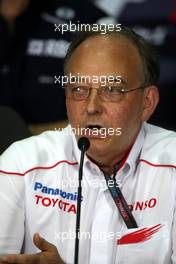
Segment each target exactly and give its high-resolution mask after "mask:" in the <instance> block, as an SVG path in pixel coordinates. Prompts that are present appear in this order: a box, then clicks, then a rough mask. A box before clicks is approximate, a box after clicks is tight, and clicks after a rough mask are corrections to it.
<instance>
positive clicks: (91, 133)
mask: <svg viewBox="0 0 176 264" xmlns="http://www.w3.org/2000/svg"><path fill="white" fill-rule="evenodd" d="M82 132H83V135H84V136H86V137H89V138H97V139H100V138H105V137H106V128H104V127H103V126H101V125H100V124H88V125H86V126H85V128H84V129H83V131H82Z"/></svg>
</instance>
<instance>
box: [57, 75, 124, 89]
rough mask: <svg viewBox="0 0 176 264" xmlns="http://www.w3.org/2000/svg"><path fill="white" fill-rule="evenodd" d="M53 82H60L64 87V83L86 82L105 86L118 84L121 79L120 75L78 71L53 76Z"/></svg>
mask: <svg viewBox="0 0 176 264" xmlns="http://www.w3.org/2000/svg"><path fill="white" fill-rule="evenodd" d="M54 79H55V81H54V83H55V84H57V83H58V84H61V86H63V87H64V85H66V84H78V83H79V84H87V83H93V84H101V86H106V85H110V84H114V83H116V84H120V83H121V81H122V77H121V76H120V75H116V76H113V75H100V76H97V75H92V76H90V75H80V74H79V73H78V74H77V75H72V73H69V74H68V75H63V76H56V75H55V76H54Z"/></svg>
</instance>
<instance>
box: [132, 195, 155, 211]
mask: <svg viewBox="0 0 176 264" xmlns="http://www.w3.org/2000/svg"><path fill="white" fill-rule="evenodd" d="M156 203H157V200H156V198H153V197H152V198H151V199H150V200H146V201H136V202H135V203H134V204H130V205H128V207H129V209H130V210H131V211H137V210H140V211H141V210H145V209H146V208H153V207H155V206H156Z"/></svg>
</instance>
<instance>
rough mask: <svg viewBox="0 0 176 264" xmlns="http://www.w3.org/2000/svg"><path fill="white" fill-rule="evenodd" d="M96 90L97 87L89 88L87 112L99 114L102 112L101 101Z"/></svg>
mask: <svg viewBox="0 0 176 264" xmlns="http://www.w3.org/2000/svg"><path fill="white" fill-rule="evenodd" d="M97 90H98V89H97V88H93V89H91V91H90V94H89V97H88V98H87V113H88V114H99V113H101V112H102V101H101V99H100V97H99V95H98V92H97Z"/></svg>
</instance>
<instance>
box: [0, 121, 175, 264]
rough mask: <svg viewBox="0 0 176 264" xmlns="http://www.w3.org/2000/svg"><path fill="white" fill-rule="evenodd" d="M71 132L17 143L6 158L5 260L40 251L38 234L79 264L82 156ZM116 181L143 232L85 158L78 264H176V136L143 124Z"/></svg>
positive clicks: (1, 177) (1, 173)
mask: <svg viewBox="0 0 176 264" xmlns="http://www.w3.org/2000/svg"><path fill="white" fill-rule="evenodd" d="M69 129H70V127H69V126H68V127H67V128H66V129H65V130H64V131H63V132H58V131H50V132H45V133H43V134H41V135H39V136H35V137H31V138H28V139H25V140H22V141H19V142H17V143H14V144H13V145H12V146H11V147H10V148H9V149H8V150H7V151H6V152H5V153H4V154H3V155H2V156H1V158H0V212H1V213H0V254H10V253H19V252H20V251H21V250H22V248H23V252H25V253H35V252H38V250H37V248H36V247H35V246H34V245H33V242H32V238H33V234H34V233H35V232H39V233H40V235H41V236H43V237H44V238H45V239H46V240H48V241H50V242H51V243H53V244H55V245H56V246H57V248H58V252H59V254H60V255H61V257H62V259H63V260H64V261H65V263H68V264H72V263H74V244H75V240H74V238H75V233H74V232H75V223H76V203H77V185H78V169H79V161H80V151H79V149H78V147H77V142H76V139H75V136H74V135H69V133H68V131H69ZM66 134H67V135H66ZM116 181H117V182H118V183H119V186H120V188H121V191H122V193H123V195H124V197H125V199H126V201H127V203H128V205H129V207H130V209H131V210H132V213H133V216H134V217H135V220H136V222H137V224H138V228H135V229H127V227H126V225H125V223H124V221H123V219H122V218H121V216H120V215H119V212H118V209H117V207H116V205H115V203H114V201H113V199H112V197H111V194H110V192H109V190H108V188H107V186H106V182H105V179H104V175H103V173H102V171H100V169H99V168H98V166H97V165H96V164H94V163H92V162H91V161H90V160H89V159H88V158H87V157H85V163H84V173H83V181H82V185H83V190H82V202H81V230H80V231H81V233H80V249H79V263H84V264H102V263H103V264H127V263H128V264H141V263H143V264H149V263H150V264H154V263H155V264H158V263H159V264H169V263H176V221H175V219H176V217H175V205H176V201H175V199H176V133H175V132H173V131H168V130H165V129H162V128H159V127H156V126H153V125H149V124H146V123H144V124H143V126H142V128H141V131H140V133H139V135H138V137H137V139H136V141H135V143H134V145H133V147H132V149H131V151H130V153H129V155H128V157H127V159H126V161H125V163H124V165H123V167H122V168H121V169H120V171H119V172H118V173H117V175H116Z"/></svg>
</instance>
